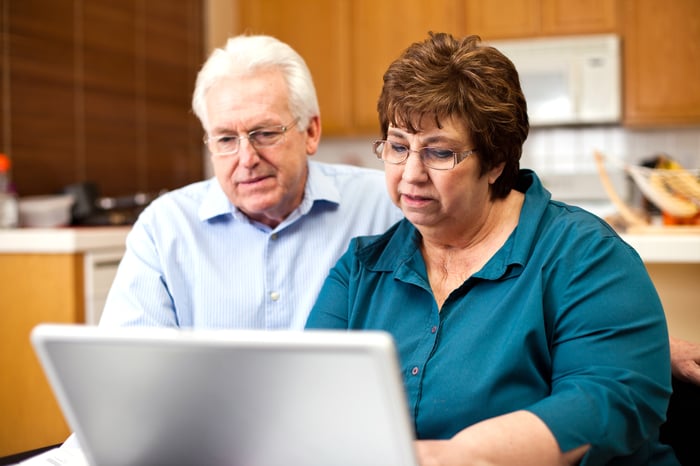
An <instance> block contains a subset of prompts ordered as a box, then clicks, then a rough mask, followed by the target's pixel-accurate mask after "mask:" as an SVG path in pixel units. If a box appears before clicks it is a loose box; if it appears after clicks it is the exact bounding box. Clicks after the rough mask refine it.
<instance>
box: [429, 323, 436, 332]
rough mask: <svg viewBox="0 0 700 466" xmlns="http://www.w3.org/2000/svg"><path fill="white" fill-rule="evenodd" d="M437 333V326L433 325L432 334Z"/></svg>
mask: <svg viewBox="0 0 700 466" xmlns="http://www.w3.org/2000/svg"><path fill="white" fill-rule="evenodd" d="M435 332H437V326H436V325H433V328H431V329H430V333H435Z"/></svg>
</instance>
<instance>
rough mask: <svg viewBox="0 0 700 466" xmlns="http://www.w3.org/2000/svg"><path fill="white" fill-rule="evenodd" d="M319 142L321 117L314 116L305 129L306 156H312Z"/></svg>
mask: <svg viewBox="0 0 700 466" xmlns="http://www.w3.org/2000/svg"><path fill="white" fill-rule="evenodd" d="M320 141H321V117H320V116H318V115H315V116H313V117H311V119H309V125H308V127H307V128H306V155H314V154H315V153H316V151H317V150H318V145H319V143H320Z"/></svg>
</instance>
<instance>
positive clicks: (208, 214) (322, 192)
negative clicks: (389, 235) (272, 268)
mask: <svg viewBox="0 0 700 466" xmlns="http://www.w3.org/2000/svg"><path fill="white" fill-rule="evenodd" d="M308 170H309V174H308V178H307V181H306V186H305V187H304V198H303V199H302V201H301V204H300V205H299V207H297V208H296V209H295V210H294V211H293V212H292V213H291V214H290V215H289V217H287V218H286V219H285V220H284V221H283V222H282V223H281V224H280V227H282V226H283V225H288V224H290V223H292V222H294V221H295V220H296V219H298V218H299V217H301V216H303V215H306V214H308V213H309V212H310V211H311V208H312V207H313V206H314V204H315V203H316V202H329V203H332V204H339V203H340V192H339V191H338V188H337V187H336V186H335V184H334V183H333V180H332V179H331V178H330V177H329V176H327V175H326V174H325V173H324V172H323V170H322V168H321V165H320V164H319V163H317V162H312V161H309V162H308ZM221 215H231V216H232V217H233V219H234V220H238V221H245V222H249V221H250V220H249V219H248V217H246V216H245V214H243V212H241V211H240V210H239V209H238V208H237V207H235V206H234V205H233V204H231V201H230V200H229V199H228V197H226V194H225V193H224V191H223V189H222V188H221V185H220V184H219V182H218V180H217V179H216V177H213V178H211V179H210V180H209V187H208V189H207V192H206V194H205V195H204V197H203V199H202V203H201V205H200V206H199V220H200V221H203V222H205V221H207V220H211V219H213V218H215V217H218V216H221Z"/></svg>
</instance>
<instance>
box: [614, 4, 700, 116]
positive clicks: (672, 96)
mask: <svg viewBox="0 0 700 466" xmlns="http://www.w3.org/2000/svg"><path fill="white" fill-rule="evenodd" d="M623 5H624V14H623V18H624V24H623V34H624V41H625V44H624V45H625V47H624V50H625V57H624V70H625V78H624V82H625V88H624V96H625V104H624V108H625V124H626V125H628V126H662V125H700V2H698V1H697V0H675V1H673V2H669V3H663V2H658V1H655V0H625V1H624V3H623Z"/></svg>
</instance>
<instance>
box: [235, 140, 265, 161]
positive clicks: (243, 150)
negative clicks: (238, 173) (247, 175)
mask: <svg viewBox="0 0 700 466" xmlns="http://www.w3.org/2000/svg"><path fill="white" fill-rule="evenodd" d="M238 144H239V145H238V163H239V164H241V165H243V166H244V167H253V166H255V165H256V164H257V163H258V162H259V161H260V154H258V151H257V150H256V149H255V147H254V146H253V144H251V143H250V139H248V138H241V139H239V141H238Z"/></svg>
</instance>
